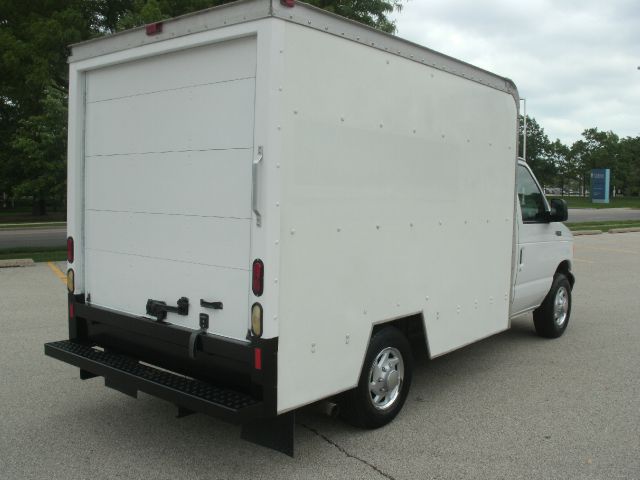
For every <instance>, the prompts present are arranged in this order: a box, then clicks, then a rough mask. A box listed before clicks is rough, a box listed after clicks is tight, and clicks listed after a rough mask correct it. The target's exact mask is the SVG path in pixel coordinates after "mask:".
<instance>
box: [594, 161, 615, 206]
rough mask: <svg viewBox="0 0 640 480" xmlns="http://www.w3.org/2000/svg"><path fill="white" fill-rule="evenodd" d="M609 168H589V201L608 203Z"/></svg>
mask: <svg viewBox="0 0 640 480" xmlns="http://www.w3.org/2000/svg"><path fill="white" fill-rule="evenodd" d="M610 177H611V170H609V169H608V168H594V169H593V170H591V202H592V203H609V178H610Z"/></svg>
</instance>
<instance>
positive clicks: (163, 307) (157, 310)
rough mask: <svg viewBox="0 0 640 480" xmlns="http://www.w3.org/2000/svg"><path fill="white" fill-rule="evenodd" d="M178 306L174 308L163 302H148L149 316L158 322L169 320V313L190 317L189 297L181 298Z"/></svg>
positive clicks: (151, 300)
mask: <svg viewBox="0 0 640 480" xmlns="http://www.w3.org/2000/svg"><path fill="white" fill-rule="evenodd" d="M177 304H178V306H176V307H173V306H171V305H167V303H166V302H163V301H162V300H153V299H151V298H150V299H149V300H147V315H150V316H152V317H156V320H157V321H158V322H162V321H164V320H165V319H166V318H167V312H171V313H177V314H178V315H183V316H187V315H189V299H188V298H187V297H180V298H179V299H178V302H177Z"/></svg>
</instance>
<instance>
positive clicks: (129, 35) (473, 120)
mask: <svg viewBox="0 0 640 480" xmlns="http://www.w3.org/2000/svg"><path fill="white" fill-rule="evenodd" d="M70 80H71V85H70V105H69V109H70V117H69V179H68V185H69V215H68V218H69V220H68V228H69V235H70V236H71V237H73V239H74V248H75V259H74V261H73V263H72V264H71V263H70V264H69V267H70V268H73V269H74V271H75V278H76V281H75V291H74V292H73V293H74V297H73V298H75V299H78V298H81V299H82V302H83V303H84V305H83V306H81V307H80V308H81V309H82V308H84V309H85V310H86V311H88V310H87V309H89V307H91V308H96V309H102V310H104V311H109V312H115V314H116V315H121V316H122V317H118V318H120V319H121V320H122V322H126V321H127V320H126V318H127V316H128V317H130V318H139V319H145V318H146V319H147V321H148V322H153V321H154V320H155V319H154V318H153V316H150V315H149V314H148V312H147V310H146V304H147V302H148V300H157V301H164V302H166V303H167V304H168V305H175V304H176V301H177V300H178V299H179V298H181V297H186V298H188V299H189V312H188V314H186V315H180V314H177V313H174V312H171V311H169V312H168V313H167V317H166V320H165V321H166V324H164V325H160V326H159V327H158V328H164V327H165V326H166V327H167V328H169V327H176V328H178V327H179V328H180V329H182V330H180V331H181V332H182V331H185V332H187V333H188V331H195V332H197V331H198V329H199V318H200V314H202V313H206V314H208V315H209V328H208V332H207V335H210V336H213V337H215V338H216V339H217V340H220V341H221V342H223V341H225V339H227V340H228V341H229V342H232V343H233V344H234V345H241V346H242V345H246V346H247V347H248V348H251V347H252V346H254V345H257V343H255V342H257V339H255V338H253V336H252V334H251V307H252V305H253V304H254V303H256V302H259V303H260V304H261V306H262V311H263V319H262V322H263V331H262V335H261V339H260V340H261V341H268V340H273V341H277V350H275V351H274V357H273V363H274V365H273V368H274V371H273V372H272V376H271V377H270V380H269V381H271V382H272V385H270V386H269V387H268V388H270V389H271V390H272V391H273V392H275V393H273V405H272V407H273V412H272V413H273V414H282V413H285V412H288V411H291V410H293V409H295V408H298V407H300V406H303V405H306V404H309V403H311V402H315V401H317V400H319V399H323V398H326V397H329V396H331V395H334V394H337V393H339V392H343V391H345V390H348V389H351V388H353V387H354V386H355V385H356V384H357V383H358V378H359V375H360V371H361V368H362V363H363V359H364V355H365V352H366V350H367V345H368V342H369V339H370V337H371V332H372V329H373V328H374V326H375V325H378V324H382V323H384V322H388V321H392V320H396V319H399V318H405V317H412V318H419V319H420V323H421V326H422V328H423V330H424V334H425V341H426V347H427V349H428V353H429V355H430V356H431V357H435V356H438V355H441V354H443V353H446V352H448V351H451V350H454V349H456V348H459V347H461V346H463V345H466V344H469V343H471V342H473V341H475V340H478V339H480V338H484V337H487V336H489V335H492V334H494V333H496V332H499V331H502V330H505V329H506V328H508V326H509V305H510V299H511V294H512V274H513V259H514V208H515V203H514V198H515V197H514V195H515V194H514V192H515V187H514V183H515V168H516V141H517V114H518V98H517V92H516V90H515V87H514V86H513V84H512V83H511V82H510V81H508V80H506V79H504V78H501V77H498V76H496V75H493V74H490V73H488V72H485V71H482V70H480V69H477V68H474V67H471V66H469V65H466V64H464V63H462V62H458V61H456V60H453V59H451V58H448V57H446V56H443V55H440V54H437V53H435V52H432V51H430V50H428V49H424V48H422V47H419V46H417V45H414V44H411V43H408V42H404V41H402V40H399V39H397V38H395V37H392V36H389V35H386V34H383V33H381V32H378V31H375V30H372V29H369V28H367V27H363V26H361V25H358V24H355V23H353V22H349V21H345V20H343V19H340V18H338V17H335V16H332V15H329V14H326V13H323V12H321V11H319V10H316V9H314V8H312V7H309V6H305V5H303V4H296V5H295V6H294V7H293V8H288V7H286V6H284V5H281V4H280V3H278V2H269V1H258V0H256V1H248V2H239V3H238V4H233V5H229V6H225V7H219V8H215V9H211V10H209V11H205V12H203V13H200V14H195V15H189V16H185V17H181V18H178V19H176V20H172V21H168V22H165V23H164V24H163V28H162V31H161V33H156V34H154V35H148V34H146V33H145V30H144V29H137V30H134V31H130V32H124V33H123V34H118V35H114V36H112V37H110V38H106V39H104V40H98V41H95V42H90V43H87V44H80V45H78V46H76V47H75V48H74V49H73V56H72V58H71V61H70ZM255 259H260V260H262V262H263V264H264V292H263V293H262V294H261V295H260V296H258V295H256V294H255V293H254V292H253V291H252V263H253V261H254V260H255ZM201 300H203V301H205V302H214V301H215V302H222V303H223V305H224V306H223V308H222V309H218V310H210V309H208V308H206V307H202V306H201V305H200V303H199V302H200V301H201ZM76 315H77V314H76ZM80 320H81V318H80ZM80 320H77V321H80ZM99 323H100V321H99V320H95V321H88V322H87V326H86V327H83V328H84V329H85V330H82V329H81V328H80V329H79V330H82V332H84V333H82V332H80V333H78V331H79V330H78V329H76V334H77V335H81V334H86V331H87V330H88V332H89V333H88V335H89V337H92V333H91V332H92V331H96V332H97V331H98V330H92V329H95V328H96V325H97V324H99ZM119 325H120V326H119V327H118V328H124V329H125V330H126V328H125V327H126V325H124V324H119ZM123 325H124V326H123ZM74 328H75V327H74ZM78 328H79V327H78ZM150 328H151V327H150ZM72 330H73V329H72ZM116 337H118V335H116V333H113V332H111V333H104V334H95V335H94V336H93V337H92V338H93V339H94V340H95V339H100V340H101V341H102V342H103V343H105V342H106V343H108V342H109V341H110V340H109V339H113V338H116ZM124 337H126V334H125V333H121V334H120V336H119V337H118V338H120V340H121V341H122V342H123V344H124V343H127V342H126V339H125V340H123V338H124ZM97 343H99V342H97ZM149 343H151V341H149ZM127 345H128V350H127V352H128V353H129V354H131V352H132V351H135V348H136V347H135V345H136V342H135V341H132V342H129V343H127ZM203 345H204V343H203ZM107 346H109V345H107ZM186 348H187V347H186V345H185V351H184V356H185V358H186V356H187V350H186ZM176 349H177V347H176ZM147 350H148V351H149V352H151V351H153V352H154V353H153V355H152V356H153V358H154V359H155V360H156V363H161V362H158V361H157V360H158V358H159V357H160V356H161V351H160V350H158V349H155V350H154V348H153V345H150V344H149V345H147V349H146V350H145V351H147ZM172 355H173V357H175V358H178V357H179V356H180V354H179V353H177V350H176V352H173V353H172ZM252 358H253V357H252ZM142 360H145V359H144V358H143V359H142ZM261 361H262V365H261V367H263V366H264V368H267V366H266V364H267V363H268V362H269V361H271V357H269V358H262V359H261ZM185 362H187V360H186V359H185ZM178 363H179V362H178ZM180 365H182V363H180ZM161 366H163V368H167V365H161ZM169 366H170V365H169ZM251 367H252V368H254V369H255V368H257V365H256V364H255V363H253V364H252V365H251ZM198 368H200V369H205V367H203V366H199V367H197V368H195V367H194V368H191V369H185V370H184V372H187V373H188V374H190V375H191V376H193V377H198V376H200V377H203V378H211V376H212V375H209V374H207V373H206V372H204V370H201V371H200V373H202V375H198ZM267 369H268V368H267ZM176 370H178V369H176ZM247 375H249V376H252V375H253V373H251V372H248V373H247ZM265 388H267V387H265Z"/></svg>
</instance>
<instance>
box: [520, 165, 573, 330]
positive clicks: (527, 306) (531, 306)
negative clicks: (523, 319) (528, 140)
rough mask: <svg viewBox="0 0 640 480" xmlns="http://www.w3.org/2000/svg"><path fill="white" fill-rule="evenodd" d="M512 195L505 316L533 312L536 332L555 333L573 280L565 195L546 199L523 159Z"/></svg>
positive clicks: (568, 305)
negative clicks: (511, 251) (509, 298)
mask: <svg viewBox="0 0 640 480" xmlns="http://www.w3.org/2000/svg"><path fill="white" fill-rule="evenodd" d="M516 199H517V200H516V218H515V220H516V221H515V228H516V238H517V241H516V244H515V254H516V259H515V262H514V263H515V269H514V274H513V278H514V287H513V296H512V298H513V301H512V303H511V309H510V311H511V314H510V315H511V317H512V318H513V317H516V316H519V315H522V314H525V313H527V312H530V311H534V321H535V320H536V318H537V319H538V320H537V322H536V330H538V333H544V332H546V333H548V334H549V335H545V336H559V335H561V334H562V332H564V329H566V327H567V322H568V320H569V315H570V312H571V303H570V302H571V298H570V297H571V289H572V288H573V285H574V283H575V278H574V276H573V274H572V273H571V267H572V261H573V236H572V235H571V232H570V230H569V229H568V228H567V227H566V226H565V225H564V224H563V223H562V222H563V221H565V220H566V219H567V213H568V212H567V205H566V203H565V202H564V200H559V199H553V200H551V202H548V201H547V199H546V198H545V196H544V193H543V191H542V188H540V184H539V183H538V181H537V179H536V178H535V175H534V174H533V172H532V171H531V169H530V168H529V166H528V165H527V164H526V163H525V162H524V161H523V160H522V159H519V160H518V165H517V170H516ZM545 302H547V303H545ZM547 310H548V311H547ZM545 314H546V315H547V316H550V317H551V321H550V322H548V323H549V325H547V327H546V328H545V327H542V324H543V323H545V322H544V321H543V317H544V316H545ZM539 326H540V328H542V330H543V332H541V331H540V328H539Z"/></svg>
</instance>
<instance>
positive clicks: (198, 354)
mask: <svg viewBox="0 0 640 480" xmlns="http://www.w3.org/2000/svg"><path fill="white" fill-rule="evenodd" d="M84 300H85V299H84V296H82V295H76V296H74V295H69V313H70V316H69V340H62V341H58V342H51V343H46V344H45V345H44V352H45V354H46V355H48V356H50V357H53V358H56V359H58V360H61V361H63V362H66V363H69V364H71V365H74V366H76V367H78V368H80V378H81V379H88V378H92V377H98V376H99V377H104V381H105V385H106V386H107V387H111V388H114V389H116V390H119V391H121V392H123V393H126V394H128V395H131V396H134V397H135V396H137V393H138V392H139V391H140V392H144V393H147V394H150V395H153V396H155V397H158V398H161V399H164V400H166V401H169V402H171V403H173V404H175V405H177V406H178V409H179V416H182V415H183V414H187V413H193V412H200V413H205V414H207V415H210V416H213V417H217V418H220V419H223V420H226V421H229V422H231V423H239V424H241V425H242V433H241V437H242V438H244V439H245V440H249V441H251V442H254V443H257V444H259V445H262V446H265V447H268V448H273V449H275V450H278V451H280V452H283V453H286V454H288V455H293V436H294V425H295V420H294V413H293V412H288V413H285V414H281V415H278V414H277V409H276V405H277V362H278V338H270V339H262V338H255V337H249V339H248V341H240V340H233V339H229V338H225V337H220V336H217V335H211V334H208V333H207V334H205V333H200V334H198V336H197V340H196V342H195V344H194V343H193V342H191V339H192V335H193V334H194V331H193V330H190V329H187V328H184V327H180V326H177V325H171V324H169V323H159V322H156V321H153V320H150V319H148V318H146V317H137V316H133V315H129V314H125V313H122V312H117V311H113V310H109V309H105V308H100V307H94V306H92V305H88V304H86V303H85V301H84ZM196 333H197V332H196ZM194 346H195V351H193V348H194Z"/></svg>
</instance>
